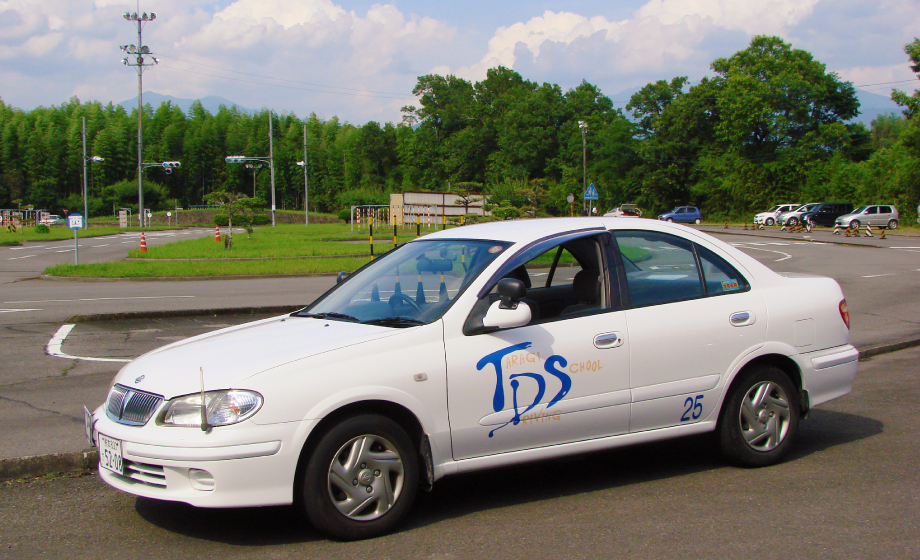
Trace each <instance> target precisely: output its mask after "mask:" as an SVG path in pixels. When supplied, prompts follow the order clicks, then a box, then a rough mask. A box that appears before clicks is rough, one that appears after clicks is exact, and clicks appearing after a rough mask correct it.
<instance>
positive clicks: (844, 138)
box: [0, 36, 920, 223]
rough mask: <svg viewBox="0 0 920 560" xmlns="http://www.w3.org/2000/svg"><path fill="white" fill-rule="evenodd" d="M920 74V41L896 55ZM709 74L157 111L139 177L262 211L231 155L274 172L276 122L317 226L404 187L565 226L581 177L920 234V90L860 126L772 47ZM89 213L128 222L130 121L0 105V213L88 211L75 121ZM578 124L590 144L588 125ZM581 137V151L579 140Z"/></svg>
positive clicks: (830, 87)
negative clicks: (861, 215)
mask: <svg viewBox="0 0 920 560" xmlns="http://www.w3.org/2000/svg"><path fill="white" fill-rule="evenodd" d="M904 51H905V53H906V54H907V60H906V62H907V63H908V64H909V65H910V67H911V69H912V70H913V72H914V73H915V74H916V75H917V76H918V77H920V38H917V39H914V41H913V42H912V43H909V44H907V45H905V47H904ZM710 67H711V70H712V74H713V75H712V76H711V77H707V78H704V79H703V80H702V81H700V82H698V83H695V84H691V83H690V81H689V79H688V78H687V77H686V76H677V77H674V78H672V79H671V80H661V81H657V82H655V83H650V84H648V85H646V86H645V87H644V88H642V89H641V90H640V91H639V92H638V93H636V94H635V95H633V96H632V98H631V99H630V102H629V104H628V105H627V107H626V110H627V111H628V112H629V113H628V114H627V113H624V111H623V110H621V109H617V108H614V106H613V103H612V102H611V100H610V99H609V98H608V97H607V96H605V95H604V94H603V93H602V92H601V91H600V90H599V89H598V87H596V86H595V85H592V84H590V83H588V82H585V81H583V82H582V83H581V84H579V85H578V86H577V87H575V88H572V89H569V90H568V91H563V90H562V88H561V87H560V86H559V85H556V84H551V83H542V84H538V83H535V82H532V81H529V80H527V79H525V78H524V77H523V76H521V75H520V74H519V73H517V72H515V71H514V70H511V69H508V68H503V67H498V68H493V69H491V70H489V71H488V74H487V76H486V78H485V79H483V80H482V81H480V82H475V83H473V82H470V81H467V80H464V79H461V78H458V77H456V76H440V75H426V76H421V77H419V78H418V82H417V84H416V86H415V88H414V89H413V93H414V94H415V95H416V97H417V98H418V106H407V107H404V108H403V110H402V121H401V122H399V123H384V124H382V125H381V124H380V123H377V122H368V123H366V124H363V125H355V124H351V123H348V122H342V121H340V120H339V119H338V118H332V119H329V120H321V119H318V118H317V117H316V115H315V114H311V115H310V116H309V117H308V118H306V119H305V120H301V119H299V118H297V117H296V116H295V115H293V114H290V113H282V114H277V113H274V112H270V111H269V110H268V109H267V108H265V109H263V110H261V111H259V112H256V113H255V114H248V113H246V112H243V111H240V110H239V109H237V108H236V107H229V108H228V107H221V108H220V110H219V111H218V112H217V113H216V114H213V115H212V114H210V113H209V112H208V111H206V110H205V109H203V108H202V106H201V105H200V103H197V102H196V103H195V104H194V105H193V106H192V107H191V109H190V110H189V111H188V112H187V113H185V112H183V111H182V110H181V109H179V108H178V107H177V106H175V105H173V104H170V103H168V102H167V103H163V104H162V105H160V106H159V107H157V108H153V107H151V106H150V105H147V106H146V107H145V108H144V111H143V115H142V119H143V153H144V161H145V162H160V161H169V160H175V161H180V162H181V167H180V168H178V169H175V170H173V171H172V173H171V174H167V173H166V172H165V170H164V169H162V168H159V167H150V168H147V169H146V170H145V171H144V187H145V188H144V202H145V206H147V207H150V208H153V209H154V210H165V209H167V208H174V207H177V206H178V207H186V208H187V207H191V206H194V205H200V204H203V201H204V199H205V197H206V195H208V194H209V193H212V192H215V191H227V192H234V193H242V194H244V195H247V196H254V197H258V198H262V199H263V200H268V199H269V196H268V191H269V184H270V183H269V181H270V177H269V171H268V168H267V166H264V167H262V168H261V169H251V168H247V167H246V166H244V165H234V164H228V163H226V162H225V161H224V158H225V157H226V156H229V155H246V156H258V157H264V156H268V153H269V118H271V119H272V130H273V143H274V161H275V182H276V192H277V205H278V208H279V209H292V210H293V209H300V210H302V209H303V205H304V188H303V187H304V185H303V169H302V168H301V167H299V166H298V165H297V162H298V161H301V160H303V153H304V140H303V138H304V133H303V129H304V126H306V135H307V151H308V163H309V165H308V170H309V176H308V180H309V193H310V194H309V202H310V211H311V212H314V211H315V212H329V213H336V212H338V211H339V210H341V209H342V208H348V207H350V206H351V205H354V204H371V203H376V204H380V203H387V202H388V195H389V193H394V192H402V191H407V190H433V191H446V190H452V191H457V192H458V194H463V193H465V194H466V195H469V193H471V192H475V193H484V194H485V195H486V196H487V197H488V199H489V202H490V203H491V204H493V205H496V206H506V207H511V208H516V209H518V210H519V213H520V214H522V215H537V216H543V215H566V214H567V213H568V211H569V205H568V203H567V202H566V195H567V194H570V193H571V194H573V195H575V197H576V199H578V200H579V201H580V200H581V196H582V192H583V187H582V183H583V179H584V177H583V173H585V171H584V170H583V157H584V162H586V175H587V181H588V182H593V183H594V184H595V185H596V186H597V189H598V191H599V193H600V201H599V204H598V205H599V207H600V210H601V211H605V210H607V209H609V208H610V207H613V206H617V205H619V204H621V203H626V202H629V203H635V204H638V205H639V207H640V208H642V209H643V211H644V212H645V215H654V214H655V213H657V212H660V211H663V210H667V209H668V208H670V207H673V206H675V205H683V204H691V205H695V206H699V207H700V208H701V209H702V211H703V213H704V216H705V217H706V218H707V220H721V219H741V218H744V219H747V218H748V217H749V215H750V214H751V212H753V211H755V210H756V211H759V210H763V209H766V208H767V207H769V206H771V205H773V204H776V203H782V202H809V201H826V200H833V201H849V202H853V203H854V204H866V203H886V204H895V205H897V206H898V208H899V209H900V210H901V213H902V221H903V222H904V223H910V222H913V221H914V218H916V215H915V209H916V205H917V203H918V198H920V90H914V91H913V92H912V93H910V92H902V91H897V90H896V91H895V92H894V94H893V95H892V99H894V100H895V101H896V102H897V103H898V104H899V105H901V106H902V107H903V108H904V111H903V114H902V115H888V116H883V117H879V118H878V119H876V120H875V121H873V122H872V124H871V127H866V126H864V125H862V124H858V123H853V122H852V121H851V119H853V118H854V117H855V116H857V115H858V111H859V104H858V101H857V99H856V95H855V89H854V87H853V85H852V84H851V83H849V82H846V81H841V80H840V78H839V77H838V76H837V75H836V74H834V73H833V72H828V71H827V69H826V66H825V65H824V64H822V63H821V62H820V61H817V60H815V59H814V57H813V56H812V55H811V54H810V53H808V52H806V51H803V50H799V49H795V48H793V46H792V45H790V44H789V43H787V42H785V41H783V40H782V39H780V38H778V37H770V36H757V37H755V38H754V39H753V40H752V41H751V43H750V45H749V46H748V47H747V48H746V49H744V50H741V51H739V52H737V53H734V54H733V55H731V56H730V57H728V58H719V59H717V60H714V61H713V62H712V63H711V66H710ZM83 118H85V121H86V132H87V154H88V155H90V156H99V157H102V158H104V161H103V162H97V163H90V164H88V165H87V173H88V177H87V182H88V185H89V188H88V191H89V208H90V214H91V216H103V215H111V214H112V212H113V209H115V208H121V207H130V208H133V209H134V211H136V207H137V194H138V193H137V121H138V118H137V113H136V109H135V110H133V111H131V112H127V111H125V109H123V108H122V107H121V106H115V105H113V104H112V103H111V102H110V103H108V104H105V105H103V104H102V103H100V102H96V101H89V102H81V101H80V100H78V99H77V98H71V99H70V100H69V101H68V102H66V103H64V104H61V105H59V106H52V107H38V108H35V109H32V110H29V111H23V110H19V109H16V108H13V107H10V106H8V105H7V104H5V103H4V102H3V100H2V99H0V208H8V209H9V208H17V207H18V206H24V205H33V206H34V207H35V208H44V209H49V210H51V211H52V212H54V213H60V212H61V210H62V208H68V207H70V208H82V206H83V202H82V194H81V193H82V185H83V176H82V172H83V161H82V157H83V144H82V123H83ZM580 122H582V123H585V124H586V125H587V126H586V128H582V127H581V126H580V125H579V123H580ZM583 132H584V136H583Z"/></svg>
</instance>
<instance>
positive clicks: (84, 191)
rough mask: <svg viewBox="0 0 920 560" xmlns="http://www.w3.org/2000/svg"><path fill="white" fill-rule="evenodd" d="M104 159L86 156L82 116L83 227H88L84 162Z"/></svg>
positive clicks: (84, 121)
mask: <svg viewBox="0 0 920 560" xmlns="http://www.w3.org/2000/svg"><path fill="white" fill-rule="evenodd" d="M88 161H92V162H96V161H105V160H104V159H102V158H101V157H99V156H93V157H87V156H86V117H83V227H85V228H88V227H89V202H88V200H89V191H87V189H86V162H88Z"/></svg>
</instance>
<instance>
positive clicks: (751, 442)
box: [718, 365, 800, 467]
mask: <svg viewBox="0 0 920 560" xmlns="http://www.w3.org/2000/svg"><path fill="white" fill-rule="evenodd" d="M798 397H799V393H798V391H797V390H796V388H795V386H794V385H793V384H792V382H791V381H790V380H789V377H788V376H786V374H785V373H783V371H782V370H780V369H779V368H777V367H775V366H769V365H760V366H754V367H752V368H751V369H750V370H748V371H746V372H745V373H742V374H741V377H740V378H739V379H738V380H737V382H736V383H734V385H733V387H732V389H731V393H730V394H729V395H728V397H727V398H726V400H725V404H724V405H723V406H722V412H721V414H720V416H719V430H718V434H719V446H720V447H721V449H722V453H723V454H724V455H725V456H726V458H727V459H729V460H730V461H731V462H733V463H735V464H737V465H740V466H744V467H766V466H769V465H773V464H776V463H778V462H779V461H780V460H782V458H783V457H784V456H785V455H786V453H788V452H789V448H790V447H791V446H792V444H793V442H794V441H795V438H796V434H797V433H798V428H799V415H800V413H799V400H798Z"/></svg>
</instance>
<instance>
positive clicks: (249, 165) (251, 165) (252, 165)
mask: <svg viewBox="0 0 920 560" xmlns="http://www.w3.org/2000/svg"><path fill="white" fill-rule="evenodd" d="M246 169H252V198H255V197H256V175H257V174H258V173H259V170H260V169H262V164H261V163H247V164H246Z"/></svg>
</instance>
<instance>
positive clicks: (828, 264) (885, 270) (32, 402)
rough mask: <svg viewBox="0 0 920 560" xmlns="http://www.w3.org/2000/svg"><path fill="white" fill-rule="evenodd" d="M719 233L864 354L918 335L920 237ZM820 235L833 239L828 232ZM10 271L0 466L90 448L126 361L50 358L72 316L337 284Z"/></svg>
mask: <svg viewBox="0 0 920 560" xmlns="http://www.w3.org/2000/svg"><path fill="white" fill-rule="evenodd" d="M207 231H210V232H213V230H199V232H200V233H199V234H201V232H207ZM716 233H717V234H720V235H719V236H720V238H722V239H723V240H724V241H727V242H729V243H731V244H733V245H735V246H737V247H739V248H741V249H742V250H744V251H745V252H747V253H749V254H750V255H752V256H754V257H755V258H757V259H759V260H760V261H762V262H763V263H764V264H766V265H767V266H769V267H770V268H772V269H774V270H777V271H790V272H809V273H816V274H823V275H827V276H831V277H833V278H836V279H837V281H838V282H840V284H841V285H842V287H843V289H844V294H845V295H846V297H847V302H848V304H849V308H850V314H851V324H852V330H851V341H852V342H853V344H854V345H856V346H857V347H858V348H861V349H866V348H870V347H874V346H879V345H883V344H890V343H892V342H900V341H903V340H913V339H920V298H918V297H917V296H916V294H917V287H918V285H920V238H913V239H910V238H907V239H897V240H895V242H894V243H891V244H890V245H888V246H885V245H881V243H880V242H879V241H878V240H874V239H870V240H866V241H867V242H871V243H874V244H876V246H864V247H863V246H850V245H834V244H826V243H814V242H810V241H808V240H807V239H805V238H804V236H802V235H799V234H795V235H790V234H782V235H778V234H777V233H774V232H769V231H768V232H765V233H766V234H767V235H773V237H764V232H756V234H755V235H738V234H737V232H736V233H735V234H733V235H722V234H723V233H724V232H723V231H721V230H716ZM814 235H815V236H818V235H824V236H825V238H827V239H833V237H831V236H830V233H828V232H821V233H820V234H819V233H818V232H816V233H815V234H814ZM889 239H892V240H893V239H894V238H893V237H891V238H889ZM160 241H161V240H159V239H158V241H157V242H160ZM101 243H105V240H102V242H101ZM49 245H53V244H49ZM892 247H905V248H892ZM120 251H121V253H120V256H119V257H118V258H121V257H123V256H124V255H125V253H126V250H125V249H124V248H122V249H120ZM8 254H9V253H5V252H3V251H0V263H5V262H6V261H3V260H2V259H3V257H5V256H7V255H8ZM51 254H52V253H51V250H46V252H45V253H43V255H45V256H43V257H41V258H59V259H60V258H66V257H60V256H57V257H52V256H49V255H51ZM55 254H56V253H55ZM35 258H39V257H35ZM27 260H28V259H27ZM14 262H15V261H14ZM36 262H38V261H36ZM3 266H6V265H5V264H4V265H3ZM38 273H39V274H40V271H39V272H38ZM9 274H10V275H18V276H17V280H15V281H10V282H7V283H4V284H0V290H2V292H0V293H2V297H0V311H5V312H0V337H2V340H3V343H2V344H0V403H2V404H3V406H0V425H2V426H3V427H4V432H5V435H6V437H4V438H3V440H0V459H6V458H16V457H24V456H31V455H44V454H49V453H67V452H75V451H81V450H82V449H84V447H85V440H84V439H83V436H82V422H83V406H84V405H87V406H89V407H91V408H92V407H94V406H96V405H98V404H99V403H101V402H102V401H103V400H104V398H105V395H106V391H107V390H108V387H109V384H110V382H111V379H112V377H113V376H114V375H115V373H116V372H117V371H118V369H119V367H120V366H121V362H117V361H115V362H112V361H95V360H87V359H74V358H67V357H57V356H53V355H49V348H48V345H49V342H51V340H52V338H53V337H54V336H55V334H56V333H59V332H60V329H61V327H62V326H63V325H65V324H67V320H68V319H69V318H70V317H72V316H74V315H91V314H99V313H116V312H124V311H140V312H159V311H164V310H204V309H224V308H248V307H282V306H289V307H291V308H295V307H297V306H303V305H306V304H307V303H309V302H311V301H313V300H314V299H315V298H316V297H318V296H319V295H321V294H322V293H323V292H324V291H326V290H327V289H328V288H329V287H331V286H332V285H333V284H334V279H333V278H332V277H289V278H263V279H237V280H196V281H118V282H93V281H62V280H39V279H28V277H29V275H30V274H31V275H32V276H33V277H34V276H35V275H36V274H35V273H34V272H33V273H30V272H27V271H15V272H10V273H9ZM253 318H254V317H253V316H251V315H248V314H247V315H238V316H219V317H212V316H208V315H202V316H199V317H195V318H171V319H155V320H152V319H147V320H131V321H124V320H120V321H102V322H95V323H80V324H77V325H76V326H75V327H73V329H72V330H71V331H70V332H69V333H68V334H67V337H66V339H64V341H63V342H62V344H61V345H60V351H61V353H62V354H66V355H68V356H76V357H81V358H100V359H104V360H105V359H108V360H111V359H114V360H127V359H130V358H133V357H136V356H139V355H140V354H142V353H144V352H146V351H149V350H152V349H154V348H156V347H158V346H162V345H164V344H167V343H169V342H172V341H173V340H177V339H179V338H185V337H187V336H193V335H196V334H200V333H202V332H207V331H209V330H213V329H216V328H220V327H222V326H225V325H229V324H237V323H241V322H245V321H248V320H251V319H253Z"/></svg>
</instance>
